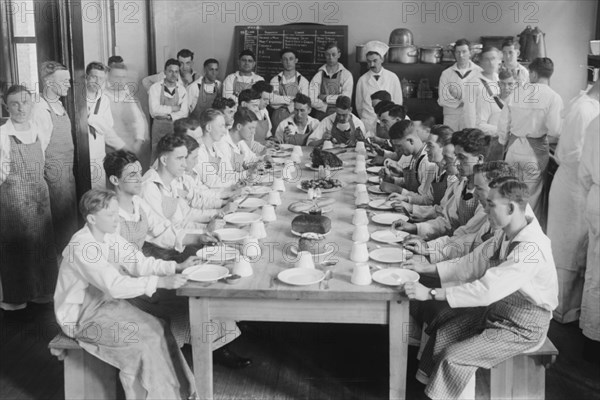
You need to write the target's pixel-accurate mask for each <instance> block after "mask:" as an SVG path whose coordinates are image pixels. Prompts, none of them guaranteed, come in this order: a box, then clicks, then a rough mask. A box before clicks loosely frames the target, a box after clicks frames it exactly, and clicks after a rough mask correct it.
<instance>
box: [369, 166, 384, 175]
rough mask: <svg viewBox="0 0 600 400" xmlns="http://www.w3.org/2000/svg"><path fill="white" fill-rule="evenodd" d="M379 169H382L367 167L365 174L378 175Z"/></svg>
mask: <svg viewBox="0 0 600 400" xmlns="http://www.w3.org/2000/svg"><path fill="white" fill-rule="evenodd" d="M381 168H383V167H369V168H367V172H368V173H370V174H378V173H379V171H381Z"/></svg>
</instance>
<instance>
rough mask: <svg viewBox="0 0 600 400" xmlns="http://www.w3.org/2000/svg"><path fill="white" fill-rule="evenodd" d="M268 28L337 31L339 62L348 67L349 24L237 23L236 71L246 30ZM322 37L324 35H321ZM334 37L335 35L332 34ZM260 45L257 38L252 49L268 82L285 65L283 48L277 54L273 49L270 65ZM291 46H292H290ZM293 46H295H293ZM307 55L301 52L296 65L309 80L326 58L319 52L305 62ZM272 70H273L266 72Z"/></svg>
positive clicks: (257, 64)
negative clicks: (280, 55)
mask: <svg viewBox="0 0 600 400" xmlns="http://www.w3.org/2000/svg"><path fill="white" fill-rule="evenodd" d="M260 30H267V31H268V32H279V31H281V32H284V34H285V35H286V34H287V31H292V32H296V31H301V32H302V31H306V30H316V31H317V32H322V33H323V35H324V32H327V31H331V32H335V33H336V34H337V35H340V36H341V37H342V39H341V40H339V39H337V37H336V41H337V42H338V46H339V47H340V50H341V52H342V54H341V56H340V60H339V62H340V63H342V64H343V65H344V66H345V67H346V68H347V67H348V25H324V24H313V23H295V24H286V25H237V26H236V27H235V30H234V33H235V35H234V54H233V60H234V62H233V65H234V71H236V70H237V66H238V62H237V60H238V56H239V54H240V52H241V51H242V49H244V48H245V47H244V45H245V41H246V36H244V35H243V33H244V32H246V31H260ZM321 37H322V36H321ZM332 37H333V36H332ZM258 46H259V41H258V38H257V41H256V46H255V47H254V48H252V50H253V51H254V52H255V53H256V67H255V72H256V73H257V74H258V75H260V76H262V77H263V78H265V80H266V81H267V82H269V81H270V80H271V78H273V76H275V75H276V74H277V73H279V72H281V71H282V70H283V66H282V65H281V61H280V57H279V51H280V50H281V49H277V54H276V56H275V51H271V57H270V58H268V60H269V61H266V63H268V65H265V59H264V52H260V51H257V50H258ZM290 47H291V46H290ZM292 48H293V47H292ZM305 57H306V55H305V54H301V55H300V56H299V59H300V61H299V62H298V64H297V65H296V70H297V71H298V72H300V73H301V74H302V75H303V76H304V77H305V78H306V79H308V80H309V81H310V80H311V79H312V77H313V76H314V75H315V73H316V72H317V70H318V69H319V68H320V67H321V66H322V65H323V64H325V60H324V59H320V58H319V57H318V55H317V54H315V55H314V58H312V59H311V60H310V61H313V62H305V61H302V60H303V58H304V59H305V60H306V58H305ZM275 64H276V65H277V72H274V71H275V67H274V65H275ZM265 71H272V72H265Z"/></svg>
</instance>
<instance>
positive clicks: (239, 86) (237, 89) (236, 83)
mask: <svg viewBox="0 0 600 400" xmlns="http://www.w3.org/2000/svg"><path fill="white" fill-rule="evenodd" d="M253 84H254V82H242V81H240V80H238V78H237V75H236V76H235V78H233V94H234V96H235V97H239V95H240V93H241V92H242V90H246V89H250V88H252V85H253Z"/></svg>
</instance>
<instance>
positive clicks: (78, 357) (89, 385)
mask: <svg viewBox="0 0 600 400" xmlns="http://www.w3.org/2000/svg"><path fill="white" fill-rule="evenodd" d="M48 348H49V349H50V353H52V354H53V355H55V356H57V357H58V359H59V360H64V363H65V365H64V374H65V399H84V400H85V399H90V400H92V399H94V400H104V399H106V400H109V399H110V400H112V399H116V398H117V369H116V368H115V367H113V366H112V365H109V364H107V363H105V362H104V361H102V360H100V359H99V358H97V357H95V356H93V355H91V354H90V353H88V352H87V351H85V350H83V349H82V348H81V347H80V346H79V344H77V342H76V341H75V340H73V339H71V338H70V337H68V336H67V335H65V334H63V333H59V334H58V335H56V337H55V338H54V339H52V341H51V342H50V343H49V344H48Z"/></svg>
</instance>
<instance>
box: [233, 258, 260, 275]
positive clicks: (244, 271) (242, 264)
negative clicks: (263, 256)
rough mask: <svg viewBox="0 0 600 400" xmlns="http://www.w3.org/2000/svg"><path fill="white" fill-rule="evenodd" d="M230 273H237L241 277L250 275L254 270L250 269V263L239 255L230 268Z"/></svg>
mask: <svg viewBox="0 0 600 400" xmlns="http://www.w3.org/2000/svg"><path fill="white" fill-rule="evenodd" d="M231 273H232V274H235V275H239V276H241V277H246V276H252V274H254V271H253V270H252V264H250V262H249V261H248V260H246V259H245V258H244V257H240V258H239V259H238V260H237V261H236V262H235V264H233V268H232V270H231Z"/></svg>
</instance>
